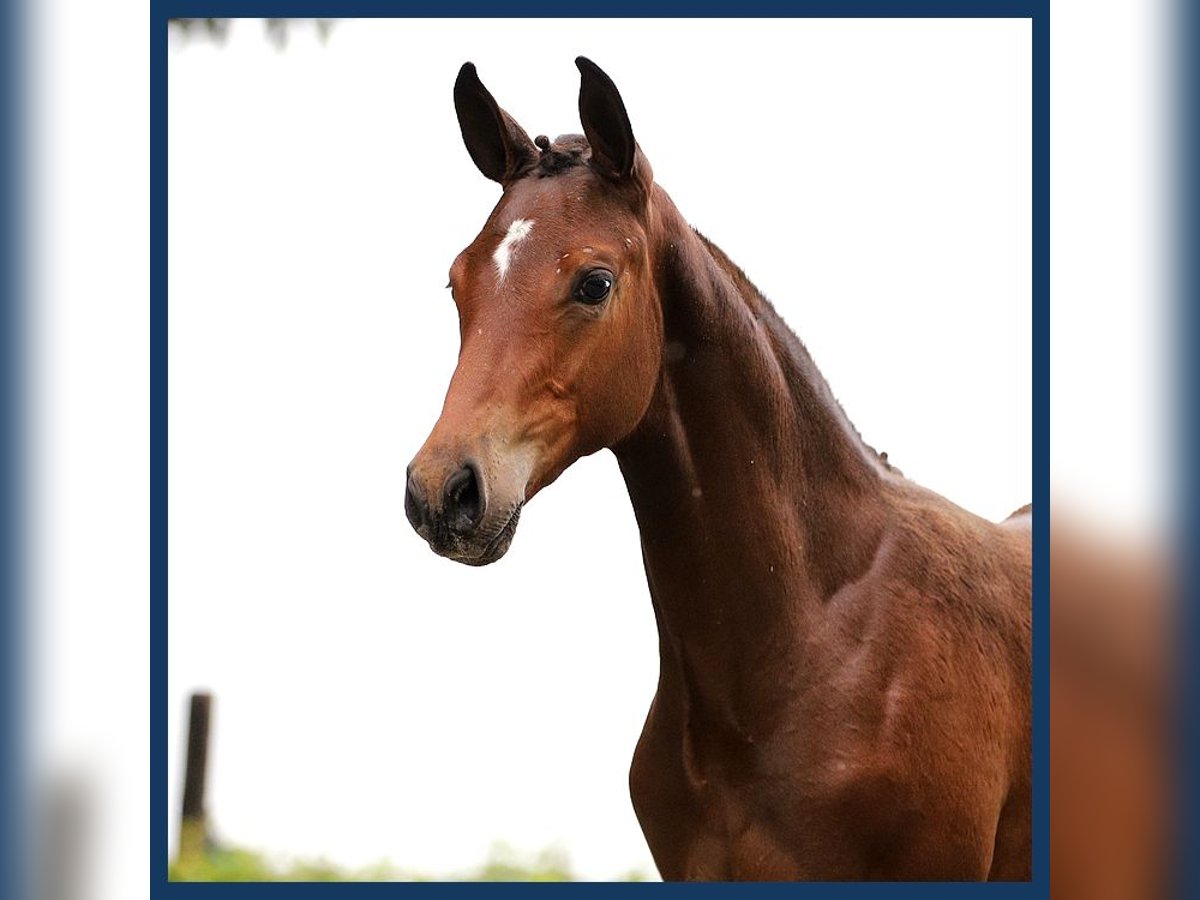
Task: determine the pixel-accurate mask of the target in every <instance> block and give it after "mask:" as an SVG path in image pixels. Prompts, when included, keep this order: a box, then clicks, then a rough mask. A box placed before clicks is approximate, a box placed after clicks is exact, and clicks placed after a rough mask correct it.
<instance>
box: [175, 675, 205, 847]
mask: <svg viewBox="0 0 1200 900" xmlns="http://www.w3.org/2000/svg"><path fill="white" fill-rule="evenodd" d="M211 711H212V695H211V694H208V693H205V692H197V693H194V694H192V698H191V705H190V708H189V711H188V743H187V768H186V770H185V773H184V781H183V814H182V818H181V821H180V824H179V859H180V861H189V860H197V859H200V858H201V857H202V856H203V855H204V848H205V846H206V844H207V842H208V826H207V823H206V822H205V809H204V781H205V776H206V774H207V771H208V725H209V717H210V713H211Z"/></svg>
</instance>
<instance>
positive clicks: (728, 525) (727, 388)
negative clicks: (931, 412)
mask: <svg viewBox="0 0 1200 900" xmlns="http://www.w3.org/2000/svg"><path fill="white" fill-rule="evenodd" d="M651 219H652V226H651V235H650V247H651V253H652V256H653V258H652V260H651V262H652V264H653V266H654V272H655V278H656V286H657V290H658V293H659V297H660V300H661V304H662V311H663V330H664V358H663V364H662V369H661V372H660V376H659V381H658V385H657V388H656V391H655V394H654V397H653V399H652V400H651V403H650V406H649V408H648V410H647V412H646V414H645V416H644V417H643V419H642V421H641V422H640V424H639V425H638V426H637V428H635V429H634V431H633V432H632V433H631V434H630V435H629V436H628V437H627V438H626V439H625V440H623V441H622V442H621V443H620V444H619V445H617V446H616V447H614V451H615V452H616V455H617V459H618V462H619V464H620V467H621V472H622V474H623V476H624V478H625V482H626V485H627V487H628V490H629V495H630V498H631V500H632V503H633V508H634V512H635V515H636V517H637V520H638V525H639V528H640V530H641V537H642V547H643V555H644V559H645V564H646V572H647V578H648V581H649V585H650V591H651V595H652V597H653V600H654V604H655V613H656V616H657V618H658V622H659V631H660V636H661V638H662V640H663V642H664V650H665V649H666V648H667V647H668V646H669V647H670V648H671V652H672V653H673V655H675V656H676V657H677V658H679V659H680V661H681V662H682V661H683V659H684V657H686V656H688V655H689V653H690V654H692V655H697V654H699V655H702V656H703V657H704V659H705V660H706V661H707V663H709V664H714V665H716V666H717V668H718V669H719V668H720V667H721V665H722V660H723V661H724V663H725V664H727V665H726V668H728V667H730V666H733V667H738V666H739V665H740V666H741V667H745V666H747V665H754V662H753V661H755V660H761V659H762V653H763V652H764V650H765V648H766V647H771V646H779V645H780V637H781V634H782V632H781V629H782V628H786V629H789V630H790V631H792V632H793V633H794V632H795V631H796V630H797V629H802V628H804V627H805V624H806V623H809V622H811V616H812V615H813V614H815V613H816V611H817V610H819V609H820V607H821V606H822V605H823V601H824V600H825V599H827V598H828V597H829V596H831V595H832V594H833V593H835V592H836V591H837V590H838V588H839V587H840V586H842V585H843V584H846V583H847V582H850V581H854V580H856V579H857V578H859V577H860V576H861V575H862V574H863V573H864V572H865V571H866V569H867V567H868V566H869V565H870V562H871V560H872V559H873V557H874V555H875V552H876V549H877V548H878V546H879V542H880V539H881V537H880V536H881V533H882V524H881V523H882V515H881V512H880V503H879V492H880V488H881V482H882V480H883V477H884V476H883V467H882V466H881V464H880V463H879V462H878V460H877V458H876V457H875V455H874V452H873V451H871V450H870V449H869V448H867V447H866V446H865V445H863V443H862V441H861V439H860V438H859V437H858V435H857V432H855V430H854V428H853V427H852V426H851V425H850V423H849V422H848V421H847V419H846V417H845V415H844V414H843V412H842V410H841V407H840V406H839V405H838V403H837V401H836V400H835V399H834V398H833V396H832V394H831V393H830V390H829V387H828V385H827V384H826V382H825V380H824V378H823V377H822V376H821V374H820V372H818V370H817V368H816V366H815V365H814V364H813V361H812V359H811V358H810V357H809V355H808V353H807V351H805V349H804V348H803V346H802V345H801V344H800V342H799V341H798V340H797V339H796V337H795V335H793V334H792V333H791V332H790V331H789V330H788V329H787V326H786V325H784V324H783V322H782V320H780V319H779V317H778V316H777V314H776V313H775V311H774V310H773V309H772V308H771V306H770V304H769V303H768V302H767V301H766V300H765V299H764V298H763V297H762V296H761V295H760V294H759V293H758V292H757V290H755V289H754V287H753V285H751V284H750V282H749V281H748V280H747V279H746V277H745V275H744V274H742V272H741V271H740V270H739V269H738V268H737V267H736V266H734V265H733V263H731V262H730V261H729V260H728V258H727V257H725V255H724V254H723V253H722V252H721V251H720V250H719V249H717V248H716V247H715V246H714V245H712V244H711V243H709V242H708V241H707V240H705V239H704V238H702V237H701V236H700V235H698V234H697V233H696V232H695V231H693V230H692V229H691V228H690V227H689V226H688V225H687V224H686V222H685V221H684V220H683V218H682V217H681V216H680V215H679V213H678V211H677V210H676V209H675V207H674V205H673V204H672V203H671V201H670V199H669V198H668V197H667V196H666V194H665V193H662V192H661V191H658V192H657V193H656V196H655V202H654V204H653V207H652V216H651ZM785 643H789V644H790V645H793V646H794V645H795V643H796V642H795V641H792V642H785ZM747 645H751V646H747ZM730 674H731V673H730V672H728V671H727V672H726V673H725V677H726V678H727V679H728V677H729V676H730Z"/></svg>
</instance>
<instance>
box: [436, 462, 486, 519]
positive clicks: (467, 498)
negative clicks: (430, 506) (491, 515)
mask: <svg viewBox="0 0 1200 900" xmlns="http://www.w3.org/2000/svg"><path fill="white" fill-rule="evenodd" d="M445 509H446V522H447V524H449V525H450V527H451V528H453V529H454V530H455V531H460V532H462V531H468V530H470V529H472V528H474V527H475V526H477V525H478V524H479V521H480V519H482V518H483V490H482V486H481V484H480V479H479V474H478V472H477V471H476V469H475V466H473V465H471V464H470V463H468V464H467V465H465V466H463V467H462V468H461V469H459V470H458V471H457V472H455V473H454V474H453V475H451V476H450V477H449V478H448V479H447V480H446V488H445Z"/></svg>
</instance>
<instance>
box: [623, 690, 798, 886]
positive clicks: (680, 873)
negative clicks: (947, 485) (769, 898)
mask: <svg viewBox="0 0 1200 900" xmlns="http://www.w3.org/2000/svg"><path fill="white" fill-rule="evenodd" d="M659 712H660V715H659V716H656V715H655V713H654V712H652V713H651V716H650V718H649V720H648V721H647V727H646V730H645V731H644V732H643V735H642V739H641V741H640V742H639V744H638V749H637V752H636V753H635V756H634V762H633V767H632V770H631V772H630V789H631V795H632V799H633V804H634V809H635V811H636V812H637V815H638V819H639V821H640V823H641V825H642V830H643V832H644V833H645V835H646V839H647V842H648V844H649V845H650V850H651V852H652V853H653V854H654V858H655V862H656V864H657V865H658V867H659V871H660V872H661V873H662V875H663V877H664V878H666V879H668V880H783V879H790V878H795V877H796V873H797V871H798V862H797V860H796V858H795V855H794V852H793V851H794V846H793V843H794V842H793V841H791V840H790V839H789V837H788V835H787V834H786V830H785V828H784V826H783V823H785V822H786V821H787V820H788V819H790V818H791V817H792V816H791V812H790V810H791V809H792V807H794V806H795V799H794V798H795V796H796V792H795V785H794V784H792V783H791V782H790V781H783V782H781V781H780V780H779V779H778V778H772V777H771V775H770V774H769V772H770V771H771V770H773V769H775V763H778V760H774V761H773V763H771V764H770V765H767V766H764V765H763V762H764V760H763V759H762V758H761V754H762V753H764V752H769V751H764V750H763V749H762V748H759V747H757V746H755V745H754V744H753V743H742V744H740V745H738V744H737V743H736V742H733V743H726V744H724V745H717V746H714V745H713V744H712V743H709V744H708V745H706V746H700V745H698V743H697V742H696V740H695V739H694V737H693V736H692V735H691V734H690V733H689V732H688V730H687V729H686V728H682V729H681V728H679V727H677V725H676V724H675V723H674V722H672V721H671V720H672V719H673V717H671V716H662V715H661V710H660V711H659ZM656 719H657V721H656Z"/></svg>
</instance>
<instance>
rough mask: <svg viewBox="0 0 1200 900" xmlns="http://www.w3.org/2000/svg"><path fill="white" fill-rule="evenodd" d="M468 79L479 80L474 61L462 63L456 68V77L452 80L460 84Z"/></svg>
mask: <svg viewBox="0 0 1200 900" xmlns="http://www.w3.org/2000/svg"><path fill="white" fill-rule="evenodd" d="M468 79H470V80H474V81H478V80H479V73H478V72H476V71H475V63H473V62H465V63H463V64H462V67H461V68H460V69H459V70H458V77H457V78H456V79H454V80H455V82H456V83H457V84H462V83H463V82H464V81H467V80H468Z"/></svg>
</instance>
